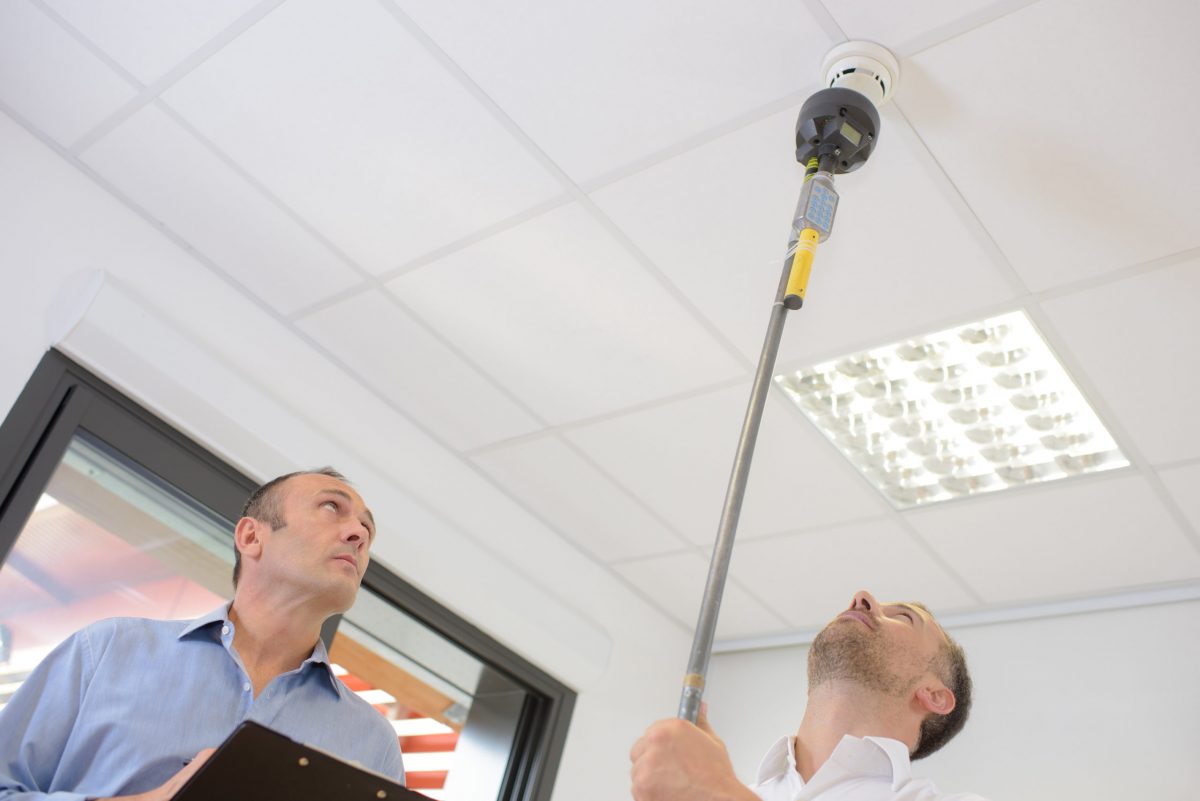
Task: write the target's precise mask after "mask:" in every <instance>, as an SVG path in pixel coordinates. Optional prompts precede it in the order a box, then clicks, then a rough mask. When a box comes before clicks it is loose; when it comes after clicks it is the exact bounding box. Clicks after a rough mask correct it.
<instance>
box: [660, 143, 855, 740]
mask: <svg viewBox="0 0 1200 801" xmlns="http://www.w3.org/2000/svg"><path fill="white" fill-rule="evenodd" d="M834 158H835V155H834V154H827V155H824V156H822V157H820V158H816V157H814V158H811V159H809V160H808V163H807V165H806V169H805V177H804V189H803V191H802V192H801V193H800V202H799V203H798V204H797V207H796V215H795V218H794V221H793V223H792V243H791V247H790V248H788V254H787V257H786V258H784V260H783V275H782V277H781V278H780V279H779V291H778V292H776V293H775V304H774V305H773V306H771V320H770V322H769V323H768V324H767V336H766V339H765V340H764V341H763V348H762V354H761V355H759V357H758V370H757V371H755V373H754V386H753V388H752V389H751V390H750V403H749V404H748V405H747V407H746V417H745V419H744V420H743V421H742V434H741V437H740V438H739V439H738V446H737V453H736V454H735V455H734V457H733V472H732V473H731V474H730V476H729V488H728V489H727V490H726V491H725V506H724V507H723V508H722V510H721V524H720V526H718V528H717V542H716V545H715V546H714V547H713V555H712V561H711V562H710V563H709V566H708V581H707V582H706V583H705V585H704V600H703V601H702V602H701V604H700V619H699V620H697V621H696V634H695V637H694V638H693V640H692V652H691V655H690V656H689V657H688V667H687V674H686V675H685V676H684V677H683V692H682V693H681V694H680V696H679V717H680V718H682V719H683V720H688V721H691V722H692V723H695V722H696V718H697V717H699V715H700V699H701V697H702V696H703V695H704V680H705V676H706V675H707V674H708V660H709V657H710V656H711V655H712V645H713V637H714V636H715V635H716V630H717V614H718V613H719V612H720V611H721V598H722V596H723V595H724V594H725V579H726V577H728V575H729V560H730V558H731V557H732V556H733V540H734V536H735V535H736V534H737V524H738V518H739V517H740V516H741V513H742V499H743V498H744V497H745V495H746V480H747V479H748V478H749V475H750V461H751V460H752V459H753V458H754V445H755V443H756V442H757V441H758V428H759V424H760V423H762V415H763V407H765V406H766V403H767V393H768V392H769V391H770V388H771V374H772V373H773V372H774V371H775V357H776V356H777V355H778V354H779V342H780V340H781V339H782V338H783V324H784V323H785V322H786V321H787V313H788V310H789V309H793V310H794V309H799V308H800V307H801V306H802V305H803V304H804V295H805V293H806V291H807V286H808V276H809V273H810V271H811V270H812V262H813V257H814V255H815V254H816V249H817V242H818V241H819V240H821V239H823V238H824V237H826V236H828V235H829V230H830V227H831V226H832V223H833V213H834V209H835V208H836V207H837V193H836V192H835V191H834V188H833V168H834ZM814 210H815V211H814Z"/></svg>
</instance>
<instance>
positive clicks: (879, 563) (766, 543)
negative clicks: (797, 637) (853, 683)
mask: <svg viewBox="0 0 1200 801" xmlns="http://www.w3.org/2000/svg"><path fill="white" fill-rule="evenodd" d="M731 570H732V571H733V574H734V575H735V576H737V577H738V579H739V580H740V581H741V582H742V584H744V585H745V586H747V587H749V588H751V589H752V590H753V591H754V592H755V593H756V594H757V595H758V597H760V598H762V599H763V601H764V602H765V603H766V604H768V605H769V606H770V607H771V608H772V609H773V610H775V612H776V613H777V614H779V615H781V616H782V617H784V618H785V619H786V620H787V621H788V623H789V624H791V625H792V626H795V627H798V628H813V627H819V626H823V625H824V624H825V623H827V622H828V621H829V620H831V619H832V618H833V617H834V615H836V614H837V613H838V612H840V611H842V610H843V609H845V608H846V607H848V606H849V605H850V599H851V596H853V595H854V593H856V592H858V591H859V590H868V591H870V592H871V593H872V594H873V595H874V596H875V597H876V598H879V599H880V600H887V601H903V600H916V601H921V602H922V603H925V604H926V605H928V606H929V607H930V608H931V609H933V610H934V612H935V613H936V614H941V613H944V612H946V611H949V610H954V609H962V608H965V607H969V606H973V605H974V604H975V599H974V598H972V597H971V596H970V595H969V594H968V593H967V592H966V591H965V590H964V589H963V588H962V587H961V586H960V585H959V584H958V583H957V582H956V581H955V580H954V579H953V578H952V577H951V576H950V575H949V574H947V573H946V571H945V570H944V569H942V567H941V566H940V565H938V564H937V562H936V561H934V559H933V558H932V557H930V555H929V554H928V553H927V552H926V551H925V550H923V549H922V548H921V547H920V545H918V544H917V543H916V542H914V540H913V538H912V536H911V535H909V533H908V532H906V531H905V530H904V528H903V527H902V526H901V525H900V524H899V523H897V522H895V521H894V520H891V519H886V518H885V519H879V520H869V521H864V522H861V523H852V524H849V525H844V526H835V527H832V528H826V529H822V530H820V531H812V532H805V533H800V534H788V535H785V536H781V537H768V538H766V539H758V540H749V541H747V542H740V543H738V544H737V545H736V546H735V549H734V558H733V563H732V567H731Z"/></svg>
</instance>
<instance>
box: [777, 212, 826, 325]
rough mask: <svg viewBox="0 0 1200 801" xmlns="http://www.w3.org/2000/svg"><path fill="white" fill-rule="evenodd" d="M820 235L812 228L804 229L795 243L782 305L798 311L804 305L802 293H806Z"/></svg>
mask: <svg viewBox="0 0 1200 801" xmlns="http://www.w3.org/2000/svg"><path fill="white" fill-rule="evenodd" d="M820 237H821V235H820V234H818V233H817V231H816V229H814V228H805V229H804V230H803V231H801V232H800V239H799V240H798V241H797V242H796V255H795V256H793V257H792V272H791V274H790V275H788V282H787V291H786V292H785V293H784V296H783V305H785V306H787V307H788V308H789V309H798V308H800V307H801V306H803V305H804V293H805V292H807V291H808V276H809V275H810V274H811V273H812V263H813V257H814V256H815V255H816V254H817V241H818V240H819V239H820Z"/></svg>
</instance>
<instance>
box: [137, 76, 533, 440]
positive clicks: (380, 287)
mask: <svg viewBox="0 0 1200 801" xmlns="http://www.w3.org/2000/svg"><path fill="white" fill-rule="evenodd" d="M155 102H156V105H157V106H158V107H159V108H160V109H162V110H163V111H164V113H166V114H168V115H169V116H170V117H171V119H172V120H174V121H175V122H176V124H178V125H179V126H180V127H181V128H183V130H184V131H186V132H187V133H188V134H189V135H190V136H192V137H193V138H195V139H196V141H198V142H199V143H200V145H201V146H202V147H204V148H205V149H206V150H208V151H209V152H210V153H211V154H212V155H213V156H214V157H215V158H217V159H218V160H220V161H221V162H222V163H223V164H225V166H227V167H228V168H229V169H230V170H232V171H233V172H234V174H236V175H237V176H238V177H239V178H240V179H241V180H242V181H244V182H245V183H246V184H247V185H248V186H250V187H251V188H252V189H253V190H254V191H255V192H257V193H258V194H259V195H260V196H261V197H262V198H263V199H265V200H266V201H267V202H268V203H269V204H270V205H271V206H273V207H274V208H276V209H277V210H278V211H280V212H281V213H282V214H284V215H285V216H286V217H287V218H288V219H290V220H291V221H292V222H293V223H295V224H296V225H297V226H299V227H300V228H301V229H302V230H304V231H305V232H306V233H308V235H309V236H311V237H312V238H313V239H314V240H315V241H317V242H318V243H320V244H321V245H322V246H323V247H324V248H325V249H326V250H328V251H329V252H330V253H331V254H332V255H333V256H335V257H336V258H337V259H338V260H340V261H341V262H342V263H343V264H345V265H346V266H347V267H349V268H350V269H351V270H353V271H354V272H355V273H356V274H357V275H358V276H359V278H361V279H363V283H360V284H357V285H355V286H351V287H348V288H347V289H346V290H344V291H342V292H340V293H337V294H335V295H334V296H333V297H334V298H339V299H343V300H344V299H346V298H350V297H356V296H358V295H359V294H361V293H363V292H367V291H370V290H371V289H374V290H376V291H378V292H379V293H380V294H382V295H383V296H384V297H385V298H386V299H387V300H389V301H390V302H391V303H392V304H393V305H394V306H396V307H397V308H398V309H399V310H400V311H401V313H403V314H405V315H406V316H407V317H408V318H409V319H410V320H412V321H413V322H414V323H416V324H417V325H418V326H419V327H420V328H422V329H423V330H424V331H425V332H426V333H427V334H429V335H430V336H431V337H432V338H433V339H434V340H435V341H437V342H438V343H440V344H441V345H442V346H443V347H445V348H446V349H447V350H449V351H450V352H451V353H452V354H454V355H455V356H456V357H457V358H458V359H459V360H460V361H462V362H463V363H464V364H465V365H466V366H467V367H468V368H469V369H470V370H471V371H473V372H474V373H475V374H476V375H478V376H480V377H481V378H482V379H483V380H484V382H485V383H487V384H489V385H490V386H491V387H492V388H493V389H494V390H496V391H497V392H498V393H499V394H500V395H502V396H504V397H505V398H507V399H508V400H509V401H510V402H512V403H513V404H515V405H516V406H517V408H519V409H520V410H521V411H522V412H524V413H526V414H527V415H529V416H530V417H531V418H532V419H533V420H534V421H535V422H536V423H537V424H538V425H539V427H541V428H545V427H546V426H547V425H549V423H548V422H547V421H546V420H544V419H543V418H542V416H541V415H539V414H537V413H536V412H535V411H534V410H533V409H532V408H531V407H529V405H528V404H526V403H525V402H524V401H522V400H521V399H520V398H518V397H517V396H516V395H514V394H513V393H512V391H511V390H509V389H508V387H507V386H505V385H504V384H502V383H501V382H500V381H499V380H498V379H496V378H495V377H494V376H493V375H492V374H491V373H490V372H488V371H486V370H484V369H483V368H482V367H481V366H480V365H478V364H476V363H475V361H474V360H473V359H471V358H470V357H468V356H467V354H466V353H465V352H463V351H462V350H461V349H460V348H459V347H458V346H457V345H455V344H454V343H452V342H451V341H450V340H449V339H448V338H447V337H446V336H445V335H444V334H443V333H442V332H441V331H438V330H437V329H436V328H434V327H433V326H432V325H430V324H429V323H428V322H427V321H426V320H425V319H424V318H422V317H421V316H420V315H418V314H416V313H415V312H414V311H413V310H412V309H411V308H409V307H408V305H407V304H405V303H403V302H402V301H401V300H400V299H399V298H398V296H397V295H396V293H395V292H393V291H392V290H391V289H390V288H389V287H388V286H386V285H385V284H384V283H383V282H381V281H380V280H379V279H378V278H377V277H375V276H374V275H372V274H371V273H370V271H368V270H367V269H365V268H364V267H362V266H361V265H360V264H358V262H356V261H355V260H354V259H353V258H351V257H350V256H349V254H347V253H346V252H344V251H343V250H341V249H340V248H339V247H338V246H337V245H336V244H334V243H333V242H332V241H330V240H329V239H327V238H326V237H325V236H324V234H322V233H321V231H320V230H319V229H318V228H317V227H316V226H315V225H313V224H312V223H310V222H309V221H308V220H307V219H305V217H304V216H303V215H301V214H300V213H299V212H297V211H296V210H295V209H293V208H292V207H291V206H290V205H288V204H287V203H285V202H284V201H283V200H282V199H281V198H279V197H278V196H277V195H276V194H275V193H274V192H272V191H271V190H270V189H269V188H267V186H266V185H264V184H263V183H262V182H261V181H259V180H258V179H257V178H255V177H254V176H253V175H252V174H251V173H250V172H249V171H248V170H246V169H245V168H243V167H242V165H241V164H239V163H238V162H237V160H235V159H234V158H232V157H231V156H229V155H228V154H226V153H225V152H224V151H223V150H221V148H219V147H217V145H216V144H215V143H213V142H212V141H211V140H210V139H209V138H208V137H206V136H205V135H204V134H203V133H202V132H201V131H200V130H198V129H197V128H196V127H195V126H194V125H192V124H191V123H190V122H189V121H188V120H187V119H186V118H185V117H184V116H183V115H182V114H180V113H178V112H177V111H176V110H175V109H173V108H171V107H170V105H169V104H168V103H166V102H165V101H163V100H162V99H161V98H160V99H158V100H156V101H155ZM164 227H165V226H164ZM331 305H334V303H333V302H332V301H330V299H328V298H326V299H325V300H324V301H318V302H317V303H315V304H311V305H310V306H309V307H307V309H308V310H310V311H311V310H313V307H315V306H320V308H326V307H328V306H331ZM318 310H319V309H318ZM303 316H304V315H301V314H297V313H295V312H293V313H291V314H286V315H283V320H282V321H283V322H284V324H285V325H287V326H288V327H289V328H290V329H291V330H293V331H295V332H300V331H301V330H302V329H300V327H299V326H298V325H297V324H296V323H297V322H298V321H299V320H300V319H302V318H303ZM361 381H362V383H364V384H367V383H369V382H368V381H367V379H366V378H362V379H361ZM414 422H415V421H414ZM422 428H423V430H427V429H424V426H422ZM440 444H442V445H444V446H445V447H446V448H448V449H449V450H451V451H454V452H457V449H455V448H451V447H450V445H449V444H448V443H440Z"/></svg>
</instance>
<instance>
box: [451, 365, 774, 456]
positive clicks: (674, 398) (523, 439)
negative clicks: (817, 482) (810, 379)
mask: <svg viewBox="0 0 1200 801" xmlns="http://www.w3.org/2000/svg"><path fill="white" fill-rule="evenodd" d="M750 378H751V376H749V375H740V376H734V377H732V378H725V379H721V380H720V381H714V382H712V383H710V384H705V385H703V386H699V387H693V388H691V389H686V390H683V391H682V392H676V393H673V394H670V395H664V396H662V397H660V398H653V399H651V400H648V401H642V402H640V403H635V404H633V405H631V406H626V407H623V408H621V409H613V410H610V411H607V412H601V413H600V414H595V415H591V416H589V417H581V418H578V419H575V420H569V421H567V422H564V423H558V424H556V425H554V426H552V427H550V428H547V429H546V430H544V431H531V432H530V433H528V434H518V435H517V436H515V437H506V438H505V439H500V440H496V441H495V442H489V443H487V444H484V445H479V446H477V447H475V448H471V449H469V450H466V451H464V452H463V453H464V454H465V455H467V456H481V455H483V454H486V453H490V452H492V451H497V450H504V449H505V448H509V447H512V446H515V445H523V444H525V443H528V442H533V441H536V440H539V439H542V438H544V437H550V436H553V435H555V434H563V433H569V432H571V431H575V430H578V429H580V428H587V427H588V426H591V425H596V424H597V423H603V422H606V421H608V420H615V419H617V418H619V417H624V416H626V415H629V414H635V413H637V412H644V411H650V410H653V409H657V408H659V407H662V406H669V405H671V404H672V403H679V402H681V401H685V400H689V399H691V398H698V397H701V396H703V395H707V394H708V393H710V392H719V391H720V390H722V389H729V388H730V387H735V386H742V385H743V384H744V383H745V382H747V381H749V380H750ZM746 386H747V391H749V385H748V384H746Z"/></svg>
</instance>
